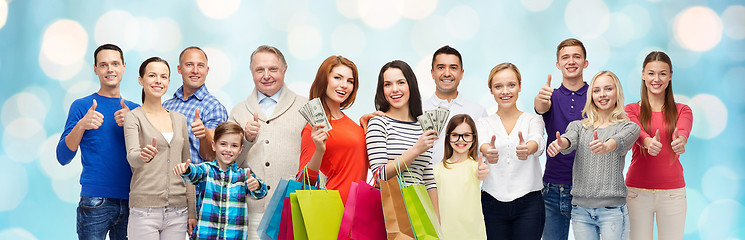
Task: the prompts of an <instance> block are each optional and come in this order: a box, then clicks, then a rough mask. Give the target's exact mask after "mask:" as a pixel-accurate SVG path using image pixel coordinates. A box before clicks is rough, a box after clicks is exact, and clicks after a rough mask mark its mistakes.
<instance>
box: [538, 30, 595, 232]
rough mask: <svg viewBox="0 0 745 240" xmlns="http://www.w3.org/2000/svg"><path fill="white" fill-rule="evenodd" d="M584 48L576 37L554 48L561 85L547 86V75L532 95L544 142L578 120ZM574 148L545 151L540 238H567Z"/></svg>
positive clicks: (583, 88) (582, 104) (582, 97)
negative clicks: (543, 216)
mask: <svg viewBox="0 0 745 240" xmlns="http://www.w3.org/2000/svg"><path fill="white" fill-rule="evenodd" d="M586 57H587V51H586V50H585V46H584V45H583V44H582V42H580V41H579V40H577V39H574V38H569V39H566V40H564V41H562V42H561V43H559V46H558V47H557V48H556V68H558V69H559V70H561V75H562V81H561V86H560V87H559V88H557V89H552V88H551V75H548V81H547V82H546V85H544V86H543V87H542V88H541V90H540V91H539V92H538V95H537V96H536V97H535V102H534V106H535V112H536V113H538V114H540V115H542V116H543V121H544V122H545V123H546V134H547V135H548V139H546V142H549V143H550V142H553V141H554V140H556V132H559V133H561V134H563V133H564V131H565V130H566V127H567V125H569V122H571V121H574V120H580V119H582V109H583V108H584V107H585V102H586V100H587V96H586V95H585V94H586V93H587V88H588V85H587V83H585V82H584V80H583V79H582V70H584V69H585V68H587V65H588V62H587V59H586ZM573 164H574V151H573V152H572V153H570V154H567V155H564V154H561V153H559V154H558V155H556V156H555V157H549V156H548V154H546V172H545V173H544V174H543V190H542V191H541V193H543V200H544V203H545V205H546V224H545V226H544V228H543V239H545V240H554V239H567V238H568V237H569V221H570V219H571V216H572V195H571V189H572V165H573Z"/></svg>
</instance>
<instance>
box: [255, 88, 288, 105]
mask: <svg viewBox="0 0 745 240" xmlns="http://www.w3.org/2000/svg"><path fill="white" fill-rule="evenodd" d="M283 89H284V87H283V88H280V89H279V91H277V93H275V94H274V95H272V96H271V97H268V96H266V95H264V94H263V93H261V92H259V91H256V93H257V94H256V95H257V97H258V98H257V100H258V102H259V103H261V101H263V100H264V99H267V98H269V99H271V100H274V102H275V103H278V102H279V96H282V90H283Z"/></svg>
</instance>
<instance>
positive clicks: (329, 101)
mask: <svg viewBox="0 0 745 240" xmlns="http://www.w3.org/2000/svg"><path fill="white" fill-rule="evenodd" d="M358 86H359V82H358V78H357V66H355V65H354V63H353V62H352V61H350V60H349V59H346V58H344V57H342V56H331V57H328V58H326V60H325V61H323V63H321V66H320V67H319V68H318V72H317V73H316V79H315V80H314V81H313V84H312V85H311V86H310V93H309V94H308V97H309V98H310V99H314V98H319V99H320V100H321V104H322V105H323V110H324V111H325V112H326V116H327V117H328V120H329V123H330V124H331V128H332V130H331V131H327V130H325V128H324V126H323V124H317V125H315V126H310V125H309V124H308V125H306V126H305V128H303V131H302V133H301V135H302V141H301V144H300V165H299V166H300V169H299V170H298V179H300V178H303V177H304V176H303V174H302V172H303V169H304V168H305V167H306V166H307V171H308V175H309V176H310V181H311V183H313V182H315V181H316V179H318V172H319V170H320V172H322V173H323V174H324V175H326V176H327V177H328V181H327V183H326V188H328V189H333V190H339V194H340V195H341V199H342V202H344V203H345V204H346V202H347V195H348V194H349V186H350V184H351V183H352V182H355V181H357V180H362V181H365V180H366V179H367V169H368V167H369V162H368V160H367V147H366V145H365V132H364V131H363V130H362V127H360V126H359V125H357V123H355V122H354V121H352V119H350V118H349V117H347V115H345V114H344V113H343V112H342V111H341V110H343V109H347V108H349V107H351V106H352V104H353V103H354V99H355V96H356V95H357V88H358Z"/></svg>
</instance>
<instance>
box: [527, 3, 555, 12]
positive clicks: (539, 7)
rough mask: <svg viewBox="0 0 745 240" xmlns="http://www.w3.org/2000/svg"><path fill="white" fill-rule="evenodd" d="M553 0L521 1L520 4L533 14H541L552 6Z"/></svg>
mask: <svg viewBox="0 0 745 240" xmlns="http://www.w3.org/2000/svg"><path fill="white" fill-rule="evenodd" d="M551 2H552V0H520V4H522V5H523V7H525V8H526V9H528V10H530V11H531V12H540V11H543V10H546V9H547V8H548V7H550V6H551Z"/></svg>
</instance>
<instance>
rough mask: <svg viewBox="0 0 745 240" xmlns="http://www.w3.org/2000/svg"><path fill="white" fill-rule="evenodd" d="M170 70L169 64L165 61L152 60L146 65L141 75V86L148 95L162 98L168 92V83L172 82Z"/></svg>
mask: <svg viewBox="0 0 745 240" xmlns="http://www.w3.org/2000/svg"><path fill="white" fill-rule="evenodd" d="M170 74H171V73H170V71H169V70H168V66H167V65H166V64H165V63H163V62H150V63H148V64H147V66H145V71H144V73H143V75H142V76H141V77H139V79H138V80H139V83H140V86H142V88H143V90H144V91H145V96H146V97H155V98H157V99H160V97H161V96H163V95H164V94H166V91H167V90H168V84H169V83H170V78H169V77H170Z"/></svg>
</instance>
